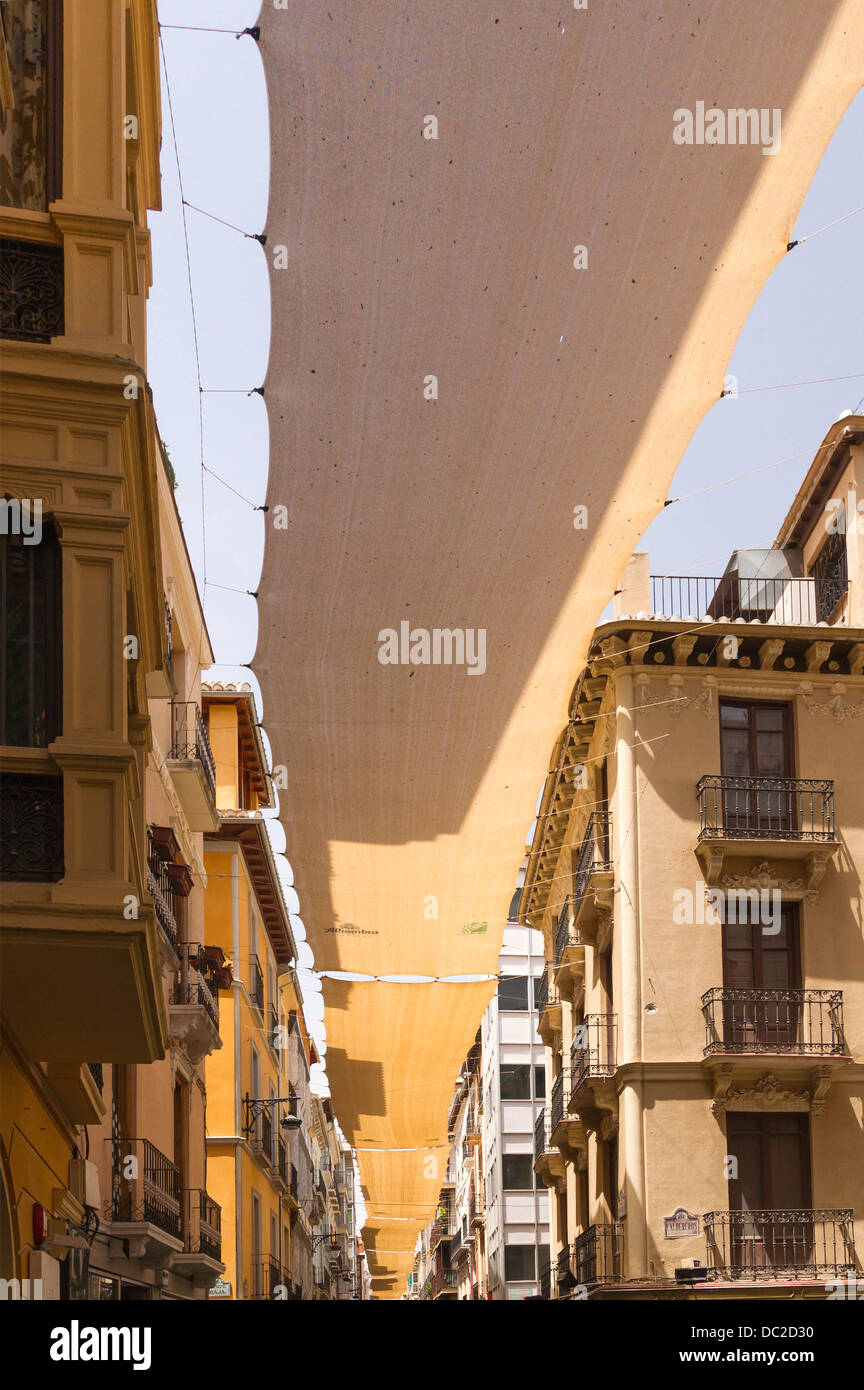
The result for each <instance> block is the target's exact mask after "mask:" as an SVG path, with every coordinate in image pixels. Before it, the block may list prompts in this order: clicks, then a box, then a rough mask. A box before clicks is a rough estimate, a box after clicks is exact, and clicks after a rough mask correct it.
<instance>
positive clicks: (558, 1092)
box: [549, 1070, 570, 1134]
mask: <svg viewBox="0 0 864 1390" xmlns="http://www.w3.org/2000/svg"><path fill="white" fill-rule="evenodd" d="M569 1099H570V1077H569V1076H568V1075H567V1074H566V1073H565V1072H564V1071H563V1070H562V1071H559V1073H558V1075H557V1076H556V1077H555V1080H554V1081H553V1082H552V1091H551V1094H550V1096H549V1129H550V1132H551V1133H553V1134H554V1132H555V1129H556V1127H557V1126H558V1125H559V1124H560V1123H561V1121H562V1120H563V1118H564V1111H565V1110H566V1108H567V1102H568V1101H569Z"/></svg>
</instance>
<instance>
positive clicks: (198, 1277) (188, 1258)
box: [171, 1187, 225, 1288]
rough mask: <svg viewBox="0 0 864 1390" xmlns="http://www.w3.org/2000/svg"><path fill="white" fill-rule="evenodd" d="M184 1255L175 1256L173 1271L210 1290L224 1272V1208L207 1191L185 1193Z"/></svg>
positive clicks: (186, 1191)
mask: <svg viewBox="0 0 864 1390" xmlns="http://www.w3.org/2000/svg"><path fill="white" fill-rule="evenodd" d="M182 1195H183V1254H182V1255H175V1256H174V1257H173V1259H172V1261H171V1267H172V1269H175V1270H176V1271H177V1272H178V1273H179V1274H184V1275H188V1276H191V1277H192V1279H193V1280H194V1282H195V1283H196V1285H197V1286H199V1287H202V1288H209V1286H210V1285H211V1284H212V1283H213V1281H214V1279H215V1278H216V1277H217V1276H218V1275H219V1274H221V1273H222V1271H223V1270H224V1268H225V1266H224V1265H223V1263H222V1208H221V1207H220V1206H219V1204H218V1202H214V1201H213V1198H212V1197H210V1196H209V1195H208V1194H207V1193H206V1192H205V1191H204V1190H203V1188H197V1187H188V1188H184V1190H183V1194H182Z"/></svg>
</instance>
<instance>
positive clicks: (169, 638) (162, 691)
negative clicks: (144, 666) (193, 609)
mask: <svg viewBox="0 0 864 1390" xmlns="http://www.w3.org/2000/svg"><path fill="white" fill-rule="evenodd" d="M162 602H163V610H162V611H163V636H164V643H165V647H164V658H163V661H162V665H161V666H158V667H157V668H156V669H155V670H154V671H148V672H147V676H146V688H147V694H148V695H149V697H150V699H151V700H160V699H161V700H170V699H173V697H174V695H175V694H176V690H177V687H176V686H175V684H174V614H173V613H172V612H171V605H170V603H169V602H168V599H167V597H166V596H165V595H164V594H163V597H162Z"/></svg>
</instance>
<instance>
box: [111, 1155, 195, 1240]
mask: <svg viewBox="0 0 864 1390" xmlns="http://www.w3.org/2000/svg"><path fill="white" fill-rule="evenodd" d="M109 1142H111V1144H112V1164H111V1198H110V1201H109V1203H108V1213H107V1214H108V1216H109V1219H110V1220H112V1221H147V1222H149V1223H150V1224H151V1225H153V1226H158V1227H159V1229H160V1230H163V1231H166V1232H167V1233H168V1234H169V1235H172V1236H178V1237H179V1236H180V1234H181V1220H180V1172H179V1169H177V1168H176V1167H175V1166H174V1164H173V1163H172V1162H171V1160H170V1159H169V1158H166V1157H165V1155H164V1154H163V1153H160V1152H159V1150H158V1149H157V1148H156V1146H155V1144H151V1143H150V1141H149V1139H123V1138H118V1139H114V1140H112V1141H109ZM130 1156H134V1158H135V1159H136V1162H135V1164H134V1165H133V1164H129V1163H128V1159H129V1157H130ZM133 1169H134V1173H135V1175H134V1176H132V1177H129V1176H127V1173H128V1172H130V1171H132V1170H133Z"/></svg>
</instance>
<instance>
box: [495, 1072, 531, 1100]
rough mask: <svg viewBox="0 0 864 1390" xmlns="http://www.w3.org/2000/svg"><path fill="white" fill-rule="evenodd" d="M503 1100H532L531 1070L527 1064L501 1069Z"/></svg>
mask: <svg viewBox="0 0 864 1390" xmlns="http://www.w3.org/2000/svg"><path fill="white" fill-rule="evenodd" d="M501 1099H502V1100H530V1099H531V1068H530V1067H529V1066H528V1065H527V1064H525V1065H521V1064H520V1065H519V1066H515V1067H502V1068H501Z"/></svg>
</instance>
